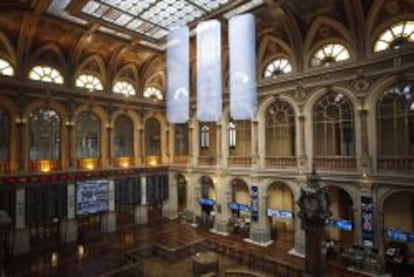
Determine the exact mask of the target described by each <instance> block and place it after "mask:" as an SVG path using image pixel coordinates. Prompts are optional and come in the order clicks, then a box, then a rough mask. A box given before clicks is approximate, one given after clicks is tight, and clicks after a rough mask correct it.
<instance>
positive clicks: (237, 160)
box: [228, 156, 252, 167]
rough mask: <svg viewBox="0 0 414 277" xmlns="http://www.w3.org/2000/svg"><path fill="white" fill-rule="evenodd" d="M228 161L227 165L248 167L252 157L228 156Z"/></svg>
mask: <svg viewBox="0 0 414 277" xmlns="http://www.w3.org/2000/svg"><path fill="white" fill-rule="evenodd" d="M228 163H229V166H243V167H248V166H251V165H252V157H237V156H229V157H228Z"/></svg>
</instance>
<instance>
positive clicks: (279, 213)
mask: <svg viewBox="0 0 414 277" xmlns="http://www.w3.org/2000/svg"><path fill="white" fill-rule="evenodd" d="M267 216H270V217H276V218H292V216H293V214H292V212H290V211H285V210H275V209H267Z"/></svg>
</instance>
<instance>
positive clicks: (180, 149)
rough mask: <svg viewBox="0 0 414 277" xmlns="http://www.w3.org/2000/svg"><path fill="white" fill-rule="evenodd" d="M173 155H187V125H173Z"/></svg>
mask: <svg viewBox="0 0 414 277" xmlns="http://www.w3.org/2000/svg"><path fill="white" fill-rule="evenodd" d="M174 132H175V135H174V138H175V141H174V142H175V147H174V153H175V155H188V124H187V123H183V124H175V127H174Z"/></svg>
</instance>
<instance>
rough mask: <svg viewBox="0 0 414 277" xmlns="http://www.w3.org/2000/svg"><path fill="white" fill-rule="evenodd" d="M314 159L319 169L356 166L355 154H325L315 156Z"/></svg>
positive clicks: (342, 168) (344, 168) (338, 168)
mask: <svg viewBox="0 0 414 277" xmlns="http://www.w3.org/2000/svg"><path fill="white" fill-rule="evenodd" d="M313 160H314V162H315V164H316V167H317V168H318V169H319V168H320V169H337V170H353V169H355V168H356V158H355V156H346V157H345V156H323V157H315V158H314V159H313Z"/></svg>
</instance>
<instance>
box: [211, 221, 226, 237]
mask: <svg viewBox="0 0 414 277" xmlns="http://www.w3.org/2000/svg"><path fill="white" fill-rule="evenodd" d="M227 226H228V221H227V220H225V219H220V218H216V219H215V220H214V228H213V229H210V232H212V233H215V234H218V235H221V236H228V235H229V231H228V227H227Z"/></svg>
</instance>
